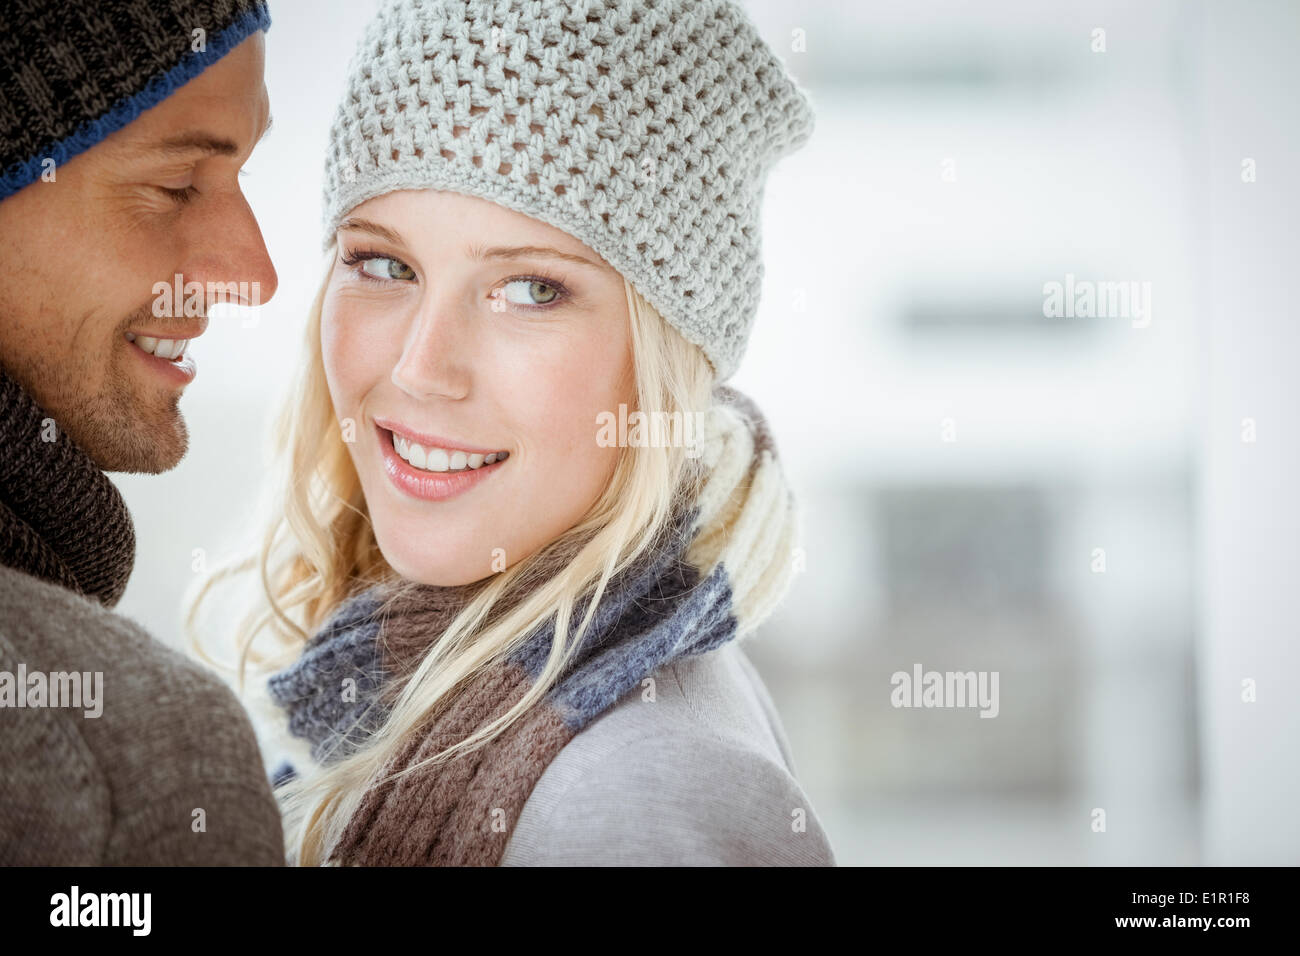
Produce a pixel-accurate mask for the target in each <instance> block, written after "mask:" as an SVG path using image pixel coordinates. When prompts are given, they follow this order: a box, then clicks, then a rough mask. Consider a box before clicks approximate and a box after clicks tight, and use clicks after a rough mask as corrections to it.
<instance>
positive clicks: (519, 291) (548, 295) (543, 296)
mask: <svg viewBox="0 0 1300 956" xmlns="http://www.w3.org/2000/svg"><path fill="white" fill-rule="evenodd" d="M511 288H514V289H515V294H514V295H512V294H511V293H510V291H509V290H510V289H511ZM505 289H506V291H505V292H504V295H505V298H506V301H507V302H513V303H514V304H515V305H523V306H541V305H550V304H551V303H552V302H554V301H555V300H556V299H557V298H559V296H560V289H559V287H558V286H554V285H551V284H550V283H549V282H541V281H539V280H537V279H512V280H511V281H509V282H507V283H506V284H505ZM516 296H518V297H517V298H516Z"/></svg>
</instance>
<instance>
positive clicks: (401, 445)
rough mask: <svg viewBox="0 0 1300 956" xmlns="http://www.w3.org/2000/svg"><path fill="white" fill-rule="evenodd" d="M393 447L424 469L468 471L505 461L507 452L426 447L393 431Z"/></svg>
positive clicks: (414, 464)
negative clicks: (479, 452)
mask: <svg viewBox="0 0 1300 956" xmlns="http://www.w3.org/2000/svg"><path fill="white" fill-rule="evenodd" d="M393 448H394V449H395V450H396V451H397V454H398V455H400V456H401V457H402V458H403V459H404V460H405V461H407V462H409V463H410V464H411V465H413V466H415V467H416V468H420V469H423V470H424V471H442V472H447V471H466V470H472V469H475V468H482V467H483V466H484V465H491V464H493V463H494V462H497V461H505V459H506V457H507V455H508V453H507V452H504V451H502V452H493V453H492V454H491V455H480V454H473V455H471V454H469V453H468V452H464V451H455V450H451V449H446V448H425V447H424V446H423V445H421V444H419V443H418V442H413V441H411V440H410V439H409V438H403V437H402V436H400V435H398V434H396V433H393Z"/></svg>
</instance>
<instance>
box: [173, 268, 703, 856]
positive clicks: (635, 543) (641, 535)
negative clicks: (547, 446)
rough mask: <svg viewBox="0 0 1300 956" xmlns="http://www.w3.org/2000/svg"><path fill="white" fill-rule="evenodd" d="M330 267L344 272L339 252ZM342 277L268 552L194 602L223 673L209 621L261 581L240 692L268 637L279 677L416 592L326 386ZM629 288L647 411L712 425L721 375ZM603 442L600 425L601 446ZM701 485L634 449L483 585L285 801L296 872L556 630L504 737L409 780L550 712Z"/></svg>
mask: <svg viewBox="0 0 1300 956" xmlns="http://www.w3.org/2000/svg"><path fill="white" fill-rule="evenodd" d="M329 258H330V260H331V263H332V259H333V250H332V249H331V254H330V256H329ZM329 275H330V270H329V269H327V270H326V274H325V278H324V280H323V281H322V283H321V287H320V290H319V291H318V293H317V294H316V297H315V300H314V301H313V303H312V306H311V310H310V313H309V315H308V320H307V327H306V349H305V354H304V359H303V362H302V364H301V365H300V367H299V369H298V372H297V375H296V379H295V382H294V387H293V390H292V392H290V394H289V397H288V400H287V401H286V403H285V405H284V407H283V409H282V411H281V413H280V415H279V416H278V418H277V420H276V422H275V427H274V435H273V438H274V440H275V445H274V447H275V448H276V449H277V454H278V455H279V462H278V468H277V471H278V476H277V477H278V482H277V483H276V484H275V485H273V486H272V487H273V488H274V492H273V494H274V497H273V499H272V501H271V502H270V504H271V506H272V507H271V517H270V518H269V526H268V527H267V530H266V532H265V534H264V536H263V538H262V541H261V546H260V548H258V549H256V550H255V551H254V552H253V553H250V554H248V555H246V556H244V557H242V558H240V559H238V560H235V561H233V562H231V563H229V564H227V565H226V566H224V567H221V568H219V569H217V570H216V571H214V572H213V573H212V574H211V575H209V576H208V577H207V578H206V579H203V580H202V581H201V582H200V583H199V586H198V587H197V588H196V590H195V591H194V592H193V594H192V597H191V598H190V599H189V602H188V604H189V608H188V613H187V615H186V628H187V630H188V632H189V634H190V639H191V641H192V643H193V644H194V646H195V647H196V649H197V650H198V652H199V653H200V654H201V655H203V656H204V657H206V658H208V659H209V660H212V658H210V657H208V655H207V654H206V653H205V652H204V648H203V647H202V644H201V642H200V640H199V638H198V632H197V628H196V620H197V616H198V613H199V609H200V605H201V604H202V603H203V601H204V599H205V597H206V596H207V595H209V594H210V593H211V591H212V588H213V586H214V585H215V584H217V583H218V582H219V581H222V580H223V579H230V578H236V577H238V578H240V579H241V580H242V579H245V578H246V577H247V576H248V575H251V574H252V573H253V572H256V573H257V574H258V575H259V578H260V582H259V584H260V588H259V592H258V593H257V595H256V598H255V600H254V607H253V608H252V610H251V611H250V612H249V614H248V616H247V617H245V618H244V620H243V621H242V623H241V624H240V625H239V627H238V628H237V631H236V646H237V648H238V663H237V668H236V669H237V671H238V675H239V685H240V687H241V689H242V687H243V683H244V675H245V671H246V669H247V666H248V664H249V662H250V660H252V661H254V662H256V663H258V664H259V665H263V666H265V664H266V662H267V660H268V658H267V655H265V654H264V653H261V652H257V653H254V652H253V650H252V645H253V642H254V641H255V640H256V639H257V638H258V637H259V636H261V635H263V634H264V633H267V632H269V633H270V634H271V635H272V636H273V638H274V643H275V645H276V648H277V651H278V653H277V655H276V660H275V662H276V663H279V664H283V663H285V662H287V661H288V660H291V659H292V658H293V657H294V656H296V655H297V654H298V653H300V652H301V650H302V648H303V646H304V645H305V644H306V642H307V640H308V639H309V637H310V635H311V634H313V633H315V631H316V630H317V629H318V628H319V627H320V626H321V625H322V624H323V623H324V622H325V621H326V619H327V618H328V617H329V615H330V613H331V612H332V611H333V610H334V609H335V608H337V607H338V605H339V604H340V603H341V602H342V601H343V600H345V599H346V598H347V597H349V596H351V595H353V594H355V593H357V592H358V591H359V590H361V589H363V588H365V587H368V586H370V585H373V584H386V585H395V586H396V588H397V591H396V592H395V593H401V589H402V588H404V587H407V585H408V582H403V581H401V579H400V578H399V577H398V576H397V575H396V573H395V572H394V571H393V570H392V569H391V568H390V567H389V566H388V564H387V563H386V562H385V560H384V557H383V555H382V553H381V552H380V550H379V546H378V544H377V542H376V540H375V536H374V532H373V529H372V527H371V524H370V519H369V513H368V511H367V508H366V502H365V499H364V497H363V495H362V491H361V484H360V480H359V479H358V476H357V473H356V470H355V468H354V467H353V463H352V459H351V456H350V455H349V453H348V450H347V447H346V444H345V438H344V428H345V427H347V426H348V425H349V424H350V423H348V422H343V423H340V422H339V421H338V420H337V419H336V417H335V411H334V405H333V402H332V401H331V399H330V395H329V391H328V388H327V386H326V381H325V369H324V364H323V360H322V354H321V328H320V325H321V309H322V305H323V303H324V298H325V293H326V289H327V288H328V284H329ZM624 286H625V291H626V296H627V308H628V314H629V321H630V332H631V343H632V362H633V368H634V371H635V389H636V404H637V408H638V409H641V410H645V411H656V412H657V411H664V412H668V413H670V414H671V413H674V412H680V413H682V414H683V415H686V414H695V413H702V412H706V411H707V410H708V408H709V404H710V401H711V391H712V369H711V367H710V365H709V363H708V360H707V359H706V358H705V356H704V353H703V351H702V350H701V349H699V348H698V347H697V346H695V345H693V344H691V343H690V342H688V341H687V340H686V339H685V338H684V337H683V336H682V335H681V334H680V333H679V332H678V331H677V330H676V329H675V328H673V327H672V326H671V325H669V324H668V323H667V322H666V321H665V320H664V319H663V318H662V316H661V315H660V314H659V313H658V312H657V311H655V309H654V308H653V307H652V306H650V304H649V303H647V302H646V301H645V300H644V299H643V298H642V297H641V295H640V294H639V293H638V292H637V291H636V290H635V289H634V288H633V287H632V285H631V283H630V282H627V281H626V280H625V281H624ZM352 427H355V425H352ZM594 428H595V423H594V422H593V440H594V434H595V431H594ZM702 477H703V476H702V475H701V474H700V472H699V463H698V461H697V460H695V459H693V458H691V457H690V456H689V455H688V454H687V449H685V448H682V447H662V448H644V447H640V448H638V447H624V448H622V449H620V452H619V457H618V461H617V464H616V466H615V469H614V472H613V475H612V477H611V479H610V481H609V484H608V486H607V487H606V488H605V490H604V492H603V493H602V494H601V495H600V497H599V498H598V499H597V500H596V502H595V503H594V504H593V505H592V507H591V509H590V510H589V511H588V513H587V515H586V516H585V517H584V518H583V519H582V520H581V521H580V522H579V523H578V524H577V525H575V526H574V527H573V528H571V529H570V530H569V531H567V532H565V533H564V534H563V535H561V536H560V537H559V538H558V539H557V540H556V541H554V542H552V543H551V545H549V546H547V547H545V548H543V549H541V551H539V552H538V553H536V554H534V555H532V556H530V557H529V558H526V559H524V560H522V561H519V562H517V563H516V564H514V565H512V566H510V567H509V568H507V569H505V570H504V571H502V572H501V573H499V574H497V575H495V576H493V577H492V578H490V579H486V580H484V581H481V582H477V583H476V585H475V586H474V588H473V590H472V591H470V592H467V593H469V594H471V596H470V597H469V598H468V600H467V601H466V602H465V603H464V604H463V606H462V607H461V608H460V609H459V611H458V612H457V613H456V614H455V616H454V617H453V618H452V619H451V622H450V624H449V625H448V626H447V627H446V630H445V631H444V632H443V633H442V634H441V635H438V634H430V635H429V640H430V645H429V647H428V650H427V652H425V653H423V654H422V659H421V660H420V663H419V665H418V667H416V668H415V669H414V670H413V671H412V672H411V673H410V676H409V677H407V678H405V680H404V683H403V684H402V685H401V687H400V691H397V692H396V693H395V697H394V701H395V702H394V703H393V705H392V707H391V709H390V710H389V712H388V714H387V716H386V718H385V719H384V721H383V724H382V726H380V727H379V729H378V730H377V732H375V733H374V734H373V735H372V736H370V737H369V738H368V739H367V740H366V742H365V745H364V746H362V747H360V748H359V749H356V750H355V751H354V752H351V753H347V754H346V755H345V756H342V757H340V758H339V759H337V760H335V761H332V762H330V763H327V764H325V765H323V766H322V767H321V768H320V769H319V770H318V771H317V772H315V773H314V774H310V775H303V776H300V777H298V778H296V779H294V780H293V781H291V782H289V783H288V784H285V785H284V786H283V787H281V788H280V789H279V790H278V791H277V796H278V797H279V798H280V801H281V809H282V812H283V814H284V824H285V840H286V852H287V854H288V857H289V859H290V862H295V863H298V864H301V865H318V864H322V863H325V862H326V861H327V858H328V855H329V853H330V848H331V847H332V846H333V845H334V844H335V843H336V842H337V841H338V839H339V837H340V835H341V834H342V833H343V830H344V828H345V826H346V824H347V821H348V819H349V818H350V817H351V815H352V813H353V811H354V810H355V808H356V807H357V804H358V803H359V801H360V799H361V797H362V795H363V794H364V792H365V791H366V790H367V789H369V787H370V786H374V785H378V784H380V783H381V782H383V779H390V778H394V777H395V776H400V775H401V774H400V773H399V774H394V773H392V766H395V764H394V763H393V761H394V758H395V757H396V756H397V754H398V752H399V750H400V749H401V747H402V745H403V743H405V742H406V741H408V740H410V739H411V736H412V735H413V734H416V733H418V732H419V730H420V728H421V726H422V725H423V724H424V723H425V721H426V720H427V719H428V718H429V717H430V716H432V715H433V714H435V713H437V712H439V711H440V710H441V709H442V708H443V707H445V706H446V705H447V704H448V703H449V702H450V700H451V698H452V696H453V692H454V691H456V690H457V689H459V688H461V687H463V686H464V685H466V684H467V683H468V682H469V681H471V680H473V679H474V677H475V676H476V675H479V674H481V673H483V672H484V671H486V670H488V669H490V668H491V667H493V666H494V665H497V664H499V663H500V662H501V661H502V660H503V659H504V658H505V657H506V656H507V655H508V654H509V653H510V652H511V651H512V650H513V649H514V648H515V647H516V646H517V645H518V644H519V643H520V642H521V641H522V640H523V639H524V638H525V637H527V636H528V635H529V634H531V633H532V632H533V631H534V629H535V628H537V627H539V626H541V625H543V624H545V623H546V622H547V621H548V620H552V619H553V620H554V633H555V635H556V637H557V639H556V640H555V641H554V642H553V643H552V647H551V653H550V656H549V657H548V659H547V661H546V665H545V667H544V669H543V670H542V672H541V674H540V675H539V676H538V678H537V680H536V681H534V683H533V685H532V687H531V688H530V690H529V692H528V693H527V694H526V695H525V696H524V697H523V698H522V699H521V700H519V701H518V702H517V703H516V704H515V705H514V706H513V707H511V708H510V709H509V710H508V711H507V712H506V713H505V714H503V715H502V716H501V717H500V718H498V719H497V720H496V721H493V722H492V723H490V724H488V725H487V726H486V727H484V728H482V729H481V730H479V731H478V732H476V733H474V734H472V735H470V736H469V737H467V738H466V739H465V740H463V741H461V742H459V743H458V744H456V745H454V746H452V747H450V748H448V749H447V750H444V751H442V752H441V753H438V754H436V755H435V756H434V757H432V758H430V759H429V760H426V761H423V762H421V763H419V764H415V765H413V766H411V767H408V768H406V769H405V770H404V771H401V773H409V772H412V771H414V770H416V769H419V768H422V767H428V766H431V765H434V764H440V763H443V762H445V761H447V760H449V759H451V758H452V757H455V756H456V755H458V754H460V753H463V752H467V751H470V750H473V749H476V748H477V747H481V746H484V745H485V744H487V743H488V742H489V741H491V740H492V739H493V738H494V737H495V736H497V735H498V734H500V733H501V732H503V731H504V730H505V729H506V728H508V727H509V726H510V725H511V724H513V723H514V722H515V721H516V720H518V719H520V718H521V717H522V716H523V715H524V713H525V711H526V710H528V708H530V707H532V706H533V705H534V704H536V703H538V702H539V700H540V699H541V698H542V696H543V695H544V694H545V693H546V692H547V691H548V690H549V689H550V687H551V686H552V684H553V683H554V681H555V679H556V677H557V676H558V675H559V674H560V672H561V671H562V670H563V669H564V667H565V665H566V663H567V661H568V658H569V656H570V654H571V652H572V651H573V650H574V648H575V647H576V646H577V644H578V643H579V641H580V639H581V636H582V634H583V633H584V632H585V630H586V628H587V626H588V625H589V623H590V621H591V619H592V617H593V615H594V613H595V610H596V606H597V604H598V602H599V601H600V597H601V595H602V594H603V593H604V591H605V588H606V586H607V584H608V583H609V581H610V579H611V578H612V577H613V576H614V575H616V574H618V573H619V572H620V571H622V570H623V569H624V568H626V567H627V566H628V565H629V564H630V563H631V562H633V561H634V560H636V559H637V557H638V556H640V555H642V554H643V553H645V552H646V551H647V550H649V549H652V548H654V547H656V546H658V545H659V544H660V541H661V538H660V535H661V534H663V533H664V532H665V529H666V528H667V527H668V526H669V524H670V522H671V520H672V516H673V514H674V511H675V509H677V508H678V507H680V506H681V505H682V504H684V503H686V502H689V501H690V500H692V498H693V496H694V495H695V494H696V493H697V491H698V488H699V484H698V483H699V482H700V481H701V480H702ZM588 595H589V596H590V597H591V600H590V601H588V602H587V604H586V607H587V610H586V614H585V615H584V616H583V618H582V620H581V622H580V623H579V624H578V627H577V629H576V630H575V631H574V632H573V633H572V634H570V626H571V624H572V619H573V617H574V612H575V607H576V606H577V604H578V602H579V601H580V600H581V599H582V598H583V597H584V596H588ZM386 768H387V770H388V771H389V772H387V773H385V770H386ZM381 775H382V779H381Z"/></svg>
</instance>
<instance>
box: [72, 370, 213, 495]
mask: <svg viewBox="0 0 1300 956" xmlns="http://www.w3.org/2000/svg"><path fill="white" fill-rule="evenodd" d="M134 347H135V346H133V345H126V346H125V348H134ZM120 359H129V356H125V355H124V354H122V353H121V352H117V353H115V354H114V355H113V357H112V360H111V361H110V363H109V367H108V375H107V377H106V380H105V382H104V387H103V389H102V390H101V391H100V394H99V395H97V396H94V397H93V398H85V397H82V396H80V395H78V396H77V398H78V402H77V404H75V405H74V406H73V409H72V411H71V413H70V414H69V417H68V421H69V422H70V423H71V424H72V427H70V428H69V429H68V433H69V435H71V437H72V440H73V441H75V442H76V443H77V445H78V446H79V447H80V448H81V449H82V451H84V452H86V454H87V455H89V456H90V457H91V459H92V460H93V461H94V462H95V464H97V465H98V466H99V467H100V468H101V469H102V470H104V471H113V472H127V473H135V474H149V475H157V474H161V473H162V472H165V471H171V470H172V469H173V468H175V467H176V466H177V465H178V464H179V463H180V461H181V459H182V458H184V457H185V453H186V452H187V451H188V450H189V429H188V428H187V427H186V425H185V419H184V417H183V416H182V415H181V411H180V398H181V393H180V391H179V390H176V391H173V392H170V393H169V394H167V395H166V397H165V398H164V399H163V405H162V407H161V408H157V407H152V406H150V405H149V404H148V403H146V402H144V401H142V400H141V399H140V398H139V397H138V396H137V395H136V392H135V390H134V388H133V385H134V380H133V378H132V377H131V375H130V374H129V373H128V372H127V371H126V370H125V369H124V368H122V364H121V361H119V360H120ZM74 429H75V431H74Z"/></svg>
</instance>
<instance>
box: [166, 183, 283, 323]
mask: <svg viewBox="0 0 1300 956" xmlns="http://www.w3.org/2000/svg"><path fill="white" fill-rule="evenodd" d="M196 226H197V227H198V228H199V229H202V230H203V232H202V234H201V235H200V236H199V237H197V241H196V242H195V243H194V244H193V246H192V248H193V247H198V248H199V249H202V250H203V251H202V253H201V254H200V255H199V256H198V257H197V262H195V265H194V266H192V267H191V269H190V274H189V275H188V276H186V278H187V279H189V278H191V277H192V278H194V279H197V280H199V281H201V282H204V283H205V284H207V285H209V286H211V287H213V289H214V292H215V294H214V296H213V297H212V301H210V302H209V303H208V304H209V306H211V305H213V304H215V303H216V302H231V303H233V304H236V305H247V306H258V305H261V304H262V303H264V302H268V301H269V300H270V299H271V296H273V295H275V290H276V287H277V286H278V284H279V277H278V276H277V275H276V273H275V265H274V264H273V263H272V262H271V256H270V254H269V253H268V252H267V251H266V242H265V241H264V240H263V239H262V230H261V228H260V227H259V226H258V224H257V219H256V217H254V215H253V210H252V208H251V207H250V206H249V205H248V200H247V199H245V198H244V195H243V194H242V193H238V192H237V193H235V194H233V195H230V196H227V197H225V198H223V199H222V201H221V202H220V203H216V204H214V206H213V207H212V208H211V210H210V214H209V215H208V216H205V217H204V219H203V221H202V222H201V223H196ZM198 272H202V273H203V274H202V275H199V274H196V273H198Z"/></svg>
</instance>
